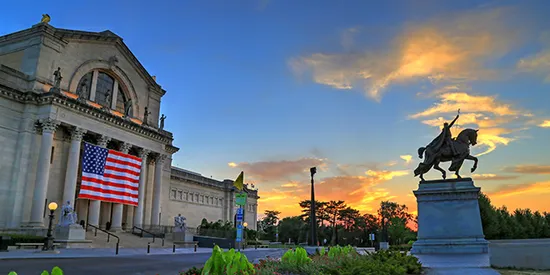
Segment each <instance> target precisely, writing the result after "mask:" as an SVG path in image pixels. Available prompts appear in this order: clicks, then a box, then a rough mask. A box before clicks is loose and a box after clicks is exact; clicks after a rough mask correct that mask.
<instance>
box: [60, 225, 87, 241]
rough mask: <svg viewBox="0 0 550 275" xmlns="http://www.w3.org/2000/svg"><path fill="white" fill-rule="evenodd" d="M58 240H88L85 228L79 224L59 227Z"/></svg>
mask: <svg viewBox="0 0 550 275" xmlns="http://www.w3.org/2000/svg"><path fill="white" fill-rule="evenodd" d="M55 239H56V240H72V241H78V240H80V241H82V240H85V239H86V232H85V231H84V228H82V226H80V225H78V224H71V225H69V226H58V227H56V228H55Z"/></svg>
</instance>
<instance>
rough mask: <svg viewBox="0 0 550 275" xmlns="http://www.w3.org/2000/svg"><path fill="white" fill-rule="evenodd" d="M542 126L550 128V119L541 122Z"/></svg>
mask: <svg viewBox="0 0 550 275" xmlns="http://www.w3.org/2000/svg"><path fill="white" fill-rule="evenodd" d="M539 126H540V127H543V128H550V120H545V121H543V122H542V123H541V124H539Z"/></svg>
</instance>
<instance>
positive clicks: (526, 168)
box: [504, 165, 550, 175]
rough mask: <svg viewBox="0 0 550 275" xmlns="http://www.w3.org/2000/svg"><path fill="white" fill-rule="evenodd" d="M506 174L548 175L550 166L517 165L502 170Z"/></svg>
mask: <svg viewBox="0 0 550 275" xmlns="http://www.w3.org/2000/svg"><path fill="white" fill-rule="evenodd" d="M504 170H505V171H507V172H512V173H520V174H539V175H541V174H550V165H517V166H513V167H506V168H504Z"/></svg>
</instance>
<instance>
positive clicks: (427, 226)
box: [411, 178, 490, 268]
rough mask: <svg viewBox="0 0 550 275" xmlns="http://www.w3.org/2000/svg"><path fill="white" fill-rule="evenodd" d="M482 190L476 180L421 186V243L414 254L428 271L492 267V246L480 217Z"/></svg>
mask: <svg viewBox="0 0 550 275" xmlns="http://www.w3.org/2000/svg"><path fill="white" fill-rule="evenodd" d="M479 191H480V188H479V187H475V186H474V182H473V181H472V179H469V178H467V179H453V180H441V181H426V182H421V183H420V185H419V188H418V190H416V191H414V192H413V193H414V195H415V196H416V199H417V202H418V241H416V242H415V243H414V244H413V247H412V249H411V254H413V255H414V256H416V257H417V258H418V259H419V260H420V262H422V265H423V266H425V267H428V268H430V267H440V268H442V267H462V268H467V267H489V266H490V263H489V242H487V241H486V240H485V237H484V235H483V228H482V226H481V216H480V213H479V204H478V197H479Z"/></svg>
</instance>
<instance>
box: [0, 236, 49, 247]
mask: <svg viewBox="0 0 550 275" xmlns="http://www.w3.org/2000/svg"><path fill="white" fill-rule="evenodd" d="M2 236H7V237H10V238H11V239H10V240H9V241H7V243H8V246H14V245H15V244H16V243H41V242H44V237H41V236H33V235H21V234H2Z"/></svg>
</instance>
